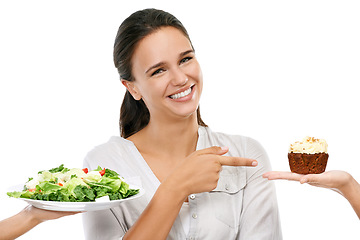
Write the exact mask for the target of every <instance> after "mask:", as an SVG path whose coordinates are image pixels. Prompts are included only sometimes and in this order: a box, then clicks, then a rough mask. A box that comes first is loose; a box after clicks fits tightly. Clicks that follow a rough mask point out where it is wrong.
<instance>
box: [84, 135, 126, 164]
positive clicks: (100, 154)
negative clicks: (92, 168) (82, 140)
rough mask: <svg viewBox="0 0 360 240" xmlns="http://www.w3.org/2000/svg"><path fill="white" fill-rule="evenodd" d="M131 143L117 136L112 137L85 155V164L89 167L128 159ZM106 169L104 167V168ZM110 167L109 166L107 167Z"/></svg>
mask: <svg viewBox="0 0 360 240" xmlns="http://www.w3.org/2000/svg"><path fill="white" fill-rule="evenodd" d="M132 146H133V144H132V142H130V141H128V140H126V139H124V138H122V137H118V136H112V137H111V138H110V139H109V140H108V141H107V142H105V143H102V144H100V145H97V146H95V147H93V148H92V149H91V150H90V151H89V152H88V153H87V155H86V157H85V162H87V163H88V164H89V165H96V164H98V163H99V162H101V163H112V162H114V160H116V161H121V160H122V159H129V158H130V157H131V156H128V155H129V153H130V152H131V148H132ZM104 167H106V166H104ZM108 167H111V166H108Z"/></svg>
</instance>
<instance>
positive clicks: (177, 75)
mask: <svg viewBox="0 0 360 240" xmlns="http://www.w3.org/2000/svg"><path fill="white" fill-rule="evenodd" d="M188 80H189V79H188V77H187V76H186V74H185V73H184V72H183V71H181V69H177V70H175V71H174V73H173V76H172V83H173V84H174V85H175V86H183V85H185V84H186V83H187V81H188Z"/></svg>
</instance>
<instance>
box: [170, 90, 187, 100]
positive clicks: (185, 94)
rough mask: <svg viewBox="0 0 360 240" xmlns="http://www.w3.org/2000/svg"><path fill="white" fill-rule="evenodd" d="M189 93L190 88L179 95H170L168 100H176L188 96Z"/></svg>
mask: <svg viewBox="0 0 360 240" xmlns="http://www.w3.org/2000/svg"><path fill="white" fill-rule="evenodd" d="M190 93H191V88H189V89H187V90H185V91H183V92H181V93H176V94H174V95H171V96H170V98H172V99H178V98H182V97H185V96H187V95H189V94H190Z"/></svg>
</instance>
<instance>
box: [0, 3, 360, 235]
mask: <svg viewBox="0 0 360 240" xmlns="http://www.w3.org/2000/svg"><path fill="white" fill-rule="evenodd" d="M133 2H135V1H133ZM198 2H200V1H188V0H184V1H180V2H178V1H176V2H175V3H173V2H172V1H143V2H139V1H138V3H131V1H129V2H125V1H112V0H108V1H101V2H100V1H79V0H78V1H60V2H58V3H55V2H53V1H25V0H24V1H12V2H10V3H5V1H2V2H1V3H0V29H1V33H0V34H1V37H0V43H1V44H0V66H1V70H0V81H1V83H0V104H1V118H0V159H1V169H2V171H1V174H0V181H1V185H0V186H1V188H0V193H1V194H0V201H1V204H0V219H5V218H7V217H9V216H11V215H13V214H16V213H17V212H19V211H20V210H21V209H23V208H24V207H25V203H23V202H22V201H20V200H15V199H9V198H8V197H7V196H6V191H7V188H8V187H10V186H12V185H16V184H19V183H22V182H24V181H26V180H27V177H30V176H32V175H33V174H35V173H36V172H37V171H38V170H42V169H48V168H52V167H55V166H58V165H60V164H61V163H64V164H65V165H66V166H67V167H81V166H82V160H83V158H84V156H85V155H86V153H87V152H88V151H89V150H91V149H92V148H93V147H94V146H96V145H98V144H101V143H104V142H105V141H107V140H108V139H109V138H110V136H112V135H119V130H118V117H119V107H120V103H121V101H122V97H123V94H124V88H123V87H122V85H121V84H120V81H119V77H118V74H117V71H116V69H115V68H114V66H113V62H112V46H113V42H114V39H115V35H116V32H117V28H118V26H119V25H120V23H121V22H122V20H124V18H126V17H127V16H128V15H130V14H131V13H132V12H134V11H136V10H139V9H143V8H147V7H155V8H160V9H163V10H166V11H169V12H171V13H173V14H174V15H175V16H177V17H178V18H179V19H180V20H181V21H182V22H183V24H184V25H185V27H186V28H187V29H188V31H189V33H190V37H191V38H192V41H193V44H194V46H195V49H196V52H197V57H198V59H199V61H200V64H201V66H202V70H203V73H204V91H203V95H202V99H201V112H202V116H203V119H204V121H205V122H206V123H207V124H208V125H209V126H210V127H211V128H212V129H213V130H214V131H220V132H225V133H230V134H240V135H246V136H250V137H252V138H255V139H257V140H258V141H259V142H260V143H261V144H262V145H263V146H264V147H265V149H266V150H267V152H268V154H269V157H270V160H271V162H272V167H273V169H275V170H289V167H288V162H287V150H288V147H289V144H290V143H291V142H293V141H295V140H300V139H302V138H303V137H305V136H307V135H309V136H314V137H317V138H325V139H326V140H327V141H328V144H329V154H330V158H329V163H328V167H327V170H331V169H342V170H346V171H348V172H350V173H351V174H352V175H353V176H354V177H355V178H356V179H357V180H358V181H360V171H359V167H360V164H359V161H360V158H359V156H358V155H355V156H354V153H355V152H356V151H358V149H359V148H358V145H359V144H360V140H359V138H358V136H359V135H360V128H359V124H360V114H359V113H358V110H359V103H360V94H359V87H358V85H356V84H357V82H358V81H359V80H360V71H359V66H360V58H359V56H360V45H359V42H360V31H359V29H360V14H359V12H360V3H359V1H357V0H354V1H347V0H344V1H334V0H323V1H321V0H311V1H310V0H303V1H293V0H283V1H280V0H274V1H268V0H266V1H260V0H259V1H241V2H239V3H237V2H236V1H221V3H219V2H220V1H214V2H211V1H206V4H202V3H198ZM276 187H277V193H278V203H279V208H280V214H281V221H282V228H283V235H284V239H286V240H287V239H290V240H296V239H347V240H349V239H358V238H359V235H360V234H359V232H358V229H359V220H358V218H357V216H356V215H355V213H354V212H353V210H352V208H351V206H350V205H349V203H348V202H347V201H346V200H345V199H344V198H343V197H341V196H340V195H339V194H337V193H335V192H333V191H330V190H327V189H319V188H315V187H311V186H308V185H300V184H299V183H296V182H287V181H282V182H280V181H278V182H276ZM46 233H48V234H50V233H52V234H53V235H52V236H51V238H52V239H63V238H64V237H65V236H67V237H66V238H68V239H83V238H84V237H83V232H82V223H81V216H80V215H75V216H71V217H67V218H62V219H59V220H54V221H49V222H46V223H43V224H41V225H39V226H37V227H36V228H34V229H33V230H31V231H30V232H28V233H27V234H25V235H24V236H22V237H20V239H35V238H36V237H38V236H43V235H44V234H46ZM0 234H1V233H0Z"/></svg>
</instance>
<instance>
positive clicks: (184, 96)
mask: <svg viewBox="0 0 360 240" xmlns="http://www.w3.org/2000/svg"><path fill="white" fill-rule="evenodd" d="M193 87H194V84H192V85H190V86H189V87H186V89H185V90H183V89H184V88H182V89H180V90H179V91H177V92H176V93H174V94H172V95H170V96H169V98H171V99H172V100H176V101H187V100H189V99H191V98H192V96H193Z"/></svg>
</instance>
